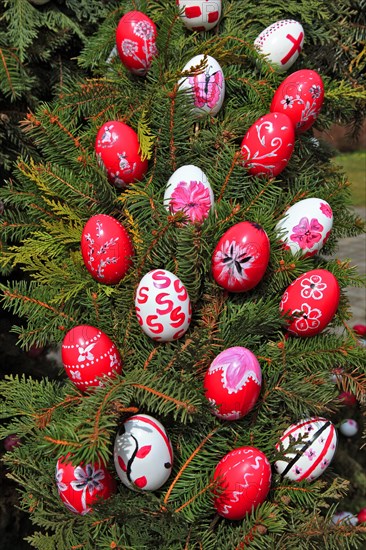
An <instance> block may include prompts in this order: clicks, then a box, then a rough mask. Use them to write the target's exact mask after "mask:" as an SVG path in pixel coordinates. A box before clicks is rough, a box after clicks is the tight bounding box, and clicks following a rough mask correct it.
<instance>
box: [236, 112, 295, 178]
mask: <svg viewBox="0 0 366 550" xmlns="http://www.w3.org/2000/svg"><path fill="white" fill-rule="evenodd" d="M294 146H295V131H294V127H293V123H292V121H291V119H290V118H289V117H288V116H287V114H283V113H268V114H266V115H264V116H262V117H260V118H259V119H258V120H257V121H256V122H255V123H254V124H253V125H252V126H251V127H250V128H249V130H248V131H247V133H246V134H245V136H244V138H243V141H242V142H241V155H242V158H243V166H245V168H247V170H248V172H249V174H251V175H252V176H269V177H274V176H278V174H280V173H281V172H282V171H283V170H284V169H285V168H286V166H287V164H288V162H289V160H290V158H291V155H292V153H293V150H294Z"/></svg>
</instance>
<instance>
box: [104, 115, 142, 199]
mask: <svg viewBox="0 0 366 550" xmlns="http://www.w3.org/2000/svg"><path fill="white" fill-rule="evenodd" d="M139 150H140V143H139V140H138V137H137V134H136V132H135V130H133V129H132V128H130V126H127V124H124V122H119V121H118V120H109V121H108V122H105V123H104V124H103V126H101V128H99V130H98V133H97V137H96V140H95V152H96V155H97V158H98V162H99V163H100V165H101V166H103V167H104V168H105V170H106V172H107V176H108V180H109V182H110V183H111V184H112V185H114V186H115V187H117V188H124V187H126V186H127V185H128V184H129V183H133V182H135V181H138V180H141V179H142V178H143V176H144V175H145V173H146V170H147V167H148V162H147V160H142V157H141V155H140V153H139Z"/></svg>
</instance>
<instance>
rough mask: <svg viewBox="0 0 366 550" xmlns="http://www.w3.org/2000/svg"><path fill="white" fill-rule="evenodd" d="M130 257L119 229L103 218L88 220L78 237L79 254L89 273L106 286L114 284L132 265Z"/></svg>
mask: <svg viewBox="0 0 366 550" xmlns="http://www.w3.org/2000/svg"><path fill="white" fill-rule="evenodd" d="M133 253H134V250H133V246H132V242H131V239H130V236H129V234H128V233H127V231H126V229H125V228H124V227H123V225H122V224H121V223H120V222H119V221H118V220H116V219H115V218H112V216H107V215H105V214H97V215H95V216H92V217H91V218H90V219H89V220H88V221H87V223H86V224H85V226H84V229H83V232H82V235H81V254H82V256H83V260H84V264H85V267H86V268H87V270H88V271H89V273H90V274H91V275H92V277H94V279H96V280H97V281H99V282H100V283H105V284H107V285H113V284H116V283H118V282H119V281H120V280H121V279H123V277H124V276H125V275H126V273H127V271H128V269H129V268H130V267H131V265H132V260H131V257H132V255H133Z"/></svg>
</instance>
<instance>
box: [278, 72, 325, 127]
mask: <svg viewBox="0 0 366 550" xmlns="http://www.w3.org/2000/svg"><path fill="white" fill-rule="evenodd" d="M323 101H324V84H323V81H322V79H321V77H320V75H319V74H318V73H317V72H315V71H311V70H310V69H301V71H296V72H295V73H292V74H290V76H288V77H287V78H285V80H284V81H283V82H282V84H281V85H280V86H279V87H278V89H277V91H276V93H275V95H274V96H273V99H272V103H271V106H270V111H271V113H284V114H286V115H287V116H289V117H290V119H291V120H292V123H293V125H294V127H295V130H296V132H297V133H298V134H302V133H303V132H306V130H308V129H309V128H310V127H311V126H312V125H313V124H314V122H315V119H316V118H317V116H318V115H319V112H320V109H321V108H322V105H323Z"/></svg>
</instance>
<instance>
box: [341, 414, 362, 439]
mask: <svg viewBox="0 0 366 550" xmlns="http://www.w3.org/2000/svg"><path fill="white" fill-rule="evenodd" d="M339 431H340V432H341V434H343V435H345V436H346V437H353V436H354V435H356V434H357V433H358V423H357V422H356V420H353V418H346V419H345V420H342V422H341V423H340V426H339Z"/></svg>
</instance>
